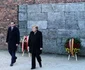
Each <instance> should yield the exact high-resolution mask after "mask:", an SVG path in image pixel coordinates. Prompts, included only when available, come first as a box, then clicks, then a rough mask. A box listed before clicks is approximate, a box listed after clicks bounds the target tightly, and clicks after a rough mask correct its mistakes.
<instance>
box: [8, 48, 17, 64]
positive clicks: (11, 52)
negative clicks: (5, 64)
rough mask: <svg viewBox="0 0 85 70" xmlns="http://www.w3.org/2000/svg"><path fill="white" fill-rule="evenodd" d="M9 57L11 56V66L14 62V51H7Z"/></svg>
mask: <svg viewBox="0 0 85 70" xmlns="http://www.w3.org/2000/svg"><path fill="white" fill-rule="evenodd" d="M8 51H9V53H10V55H11V64H13V63H14V62H15V61H16V58H17V57H16V51H13V50H10V49H9V50H8Z"/></svg>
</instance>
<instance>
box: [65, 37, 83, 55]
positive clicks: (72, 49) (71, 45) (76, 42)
mask: <svg viewBox="0 0 85 70" xmlns="http://www.w3.org/2000/svg"><path fill="white" fill-rule="evenodd" d="M80 48H81V41H80V39H78V38H68V39H67V40H66V43H65V49H66V52H67V53H69V54H71V55H72V56H74V54H76V53H78V52H79V51H80Z"/></svg>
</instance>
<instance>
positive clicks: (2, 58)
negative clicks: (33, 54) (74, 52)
mask: <svg viewBox="0 0 85 70" xmlns="http://www.w3.org/2000/svg"><path fill="white" fill-rule="evenodd" d="M17 57H18V59H17V63H15V65H14V66H13V67H10V66H9V65H10V58H11V57H10V55H9V53H8V52H7V51H0V70H31V69H30V67H31V63H30V60H31V59H30V57H28V55H26V54H25V56H24V57H22V56H21V54H20V53H17ZM42 60H43V68H39V66H38V63H37V69H35V70H85V57H79V58H78V61H75V59H74V58H72V59H71V60H70V61H68V60H67V56H62V55H61V56H59V55H53V54H50V55H47V54H45V55H42Z"/></svg>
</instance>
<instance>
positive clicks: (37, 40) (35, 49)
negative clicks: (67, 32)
mask: <svg viewBox="0 0 85 70" xmlns="http://www.w3.org/2000/svg"><path fill="white" fill-rule="evenodd" d="M28 42H29V43H28V46H29V51H30V53H32V68H35V67H36V63H35V57H36V58H37V60H38V62H39V64H40V66H41V57H40V54H41V53H42V50H40V48H42V33H41V32H40V31H37V32H36V33H34V32H33V31H32V32H31V33H30V35H29V41H28Z"/></svg>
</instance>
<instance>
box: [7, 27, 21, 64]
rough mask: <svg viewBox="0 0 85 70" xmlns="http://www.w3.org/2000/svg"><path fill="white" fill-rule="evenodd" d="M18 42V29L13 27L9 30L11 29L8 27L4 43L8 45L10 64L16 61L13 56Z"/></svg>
mask: <svg viewBox="0 0 85 70" xmlns="http://www.w3.org/2000/svg"><path fill="white" fill-rule="evenodd" d="M19 41H20V34H19V29H18V28H17V27H16V26H14V27H13V29H11V27H9V28H8V32H7V39H6V42H7V43H8V51H9V53H10V55H11V56H12V59H11V63H12V64H13V63H14V62H15V61H16V59H17V57H16V56H15V55H16V51H17V46H16V44H19Z"/></svg>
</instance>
